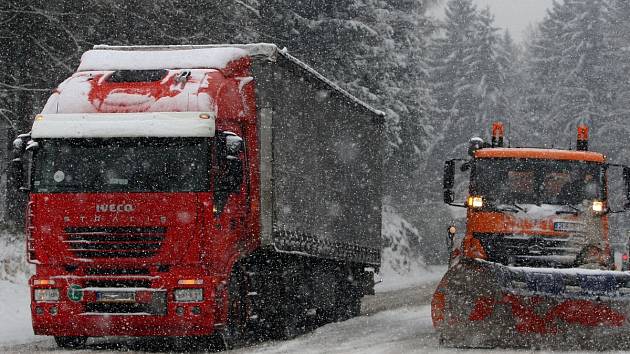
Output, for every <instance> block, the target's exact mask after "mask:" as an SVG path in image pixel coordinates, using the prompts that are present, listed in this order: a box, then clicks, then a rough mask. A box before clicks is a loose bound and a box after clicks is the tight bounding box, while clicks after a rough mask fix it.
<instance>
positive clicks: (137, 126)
mask: <svg viewBox="0 0 630 354" xmlns="http://www.w3.org/2000/svg"><path fill="white" fill-rule="evenodd" d="M214 120H215V117H214V115H213V114H212V113H209V112H150V113H146V112H145V113H64V114H38V115H37V116H36V117H35V121H34V122H33V129H32V130H31V137H32V138H33V139H38V138H139V137H182V138H183V137H200V138H202V137H213V136H214V130H215V125H214ZM173 122H176V123H177V124H174V123H173Z"/></svg>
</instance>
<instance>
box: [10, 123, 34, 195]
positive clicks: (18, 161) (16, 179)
mask: <svg viewBox="0 0 630 354" xmlns="http://www.w3.org/2000/svg"><path fill="white" fill-rule="evenodd" d="M30 139H31V136H30V134H21V135H19V136H18V137H17V138H16V139H15V140H13V151H12V154H13V159H12V160H11V179H12V180H13V185H14V186H15V188H16V189H17V190H20V191H26V192H28V191H29V188H28V187H27V186H26V184H25V182H26V181H27V177H26V176H25V172H26V169H25V164H26V163H29V161H28V159H27V158H25V157H26V156H25V155H26V153H27V150H29V147H30V145H29V144H28V143H27V142H28V141H29V140H30ZM32 144H37V143H34V142H32Z"/></svg>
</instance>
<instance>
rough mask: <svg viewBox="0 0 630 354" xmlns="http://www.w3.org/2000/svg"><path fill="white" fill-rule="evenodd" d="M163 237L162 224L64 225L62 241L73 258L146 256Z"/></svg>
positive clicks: (150, 254)
mask: <svg viewBox="0 0 630 354" xmlns="http://www.w3.org/2000/svg"><path fill="white" fill-rule="evenodd" d="M165 236H166V228H165V227H68V228H66V229H65V240H64V243H65V244H66V245H67V247H68V250H70V251H71V252H72V253H73V254H74V256H75V257H77V258H147V257H152V256H154V255H156V254H157V252H158V251H159V250H160V247H162V242H163V241H164V237H165Z"/></svg>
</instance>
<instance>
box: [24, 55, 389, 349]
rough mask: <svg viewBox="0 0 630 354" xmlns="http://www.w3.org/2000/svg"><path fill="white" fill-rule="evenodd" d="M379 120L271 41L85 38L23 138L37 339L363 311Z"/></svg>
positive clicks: (377, 179)
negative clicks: (140, 42) (97, 41)
mask: <svg viewBox="0 0 630 354" xmlns="http://www.w3.org/2000/svg"><path fill="white" fill-rule="evenodd" d="M383 122H384V115H383V113H381V112H380V111H377V110H375V109H373V108H371V107H370V106H368V105H367V104H365V103H363V102H361V101H359V100H358V99H357V98H355V97H353V96H352V95H350V94H348V93H347V92H346V91H344V90H342V89H340V88H339V87H338V86H336V85H335V84H333V83H332V82H331V81H330V80H328V79H326V78H325V77H323V76H322V75H320V74H318V73H317V72H316V71H314V70H313V69H311V68H310V67H308V66H307V65H305V64H304V63H302V62H301V61H299V60H298V59H296V58H294V57H293V56H291V55H289V54H288V53H287V52H286V50H279V49H278V48H277V47H276V46H275V45H271V44H249V45H208V46H160V47H144V46H130V47H113V46H96V47H94V49H93V50H90V51H87V52H86V53H85V54H84V55H83V57H82V60H81V64H80V66H79V68H78V70H77V72H76V73H74V74H73V75H72V76H71V77H70V78H68V79H67V80H65V81H64V82H63V83H62V84H60V86H59V87H58V88H57V89H56V90H55V91H54V93H53V94H52V96H51V97H50V98H49V100H48V102H47V104H46V105H45V107H44V109H43V111H42V113H41V114H39V115H37V116H36V117H35V119H34V122H33V127H32V131H31V132H30V133H29V134H25V135H22V136H20V137H19V138H18V139H17V140H16V141H15V143H14V145H15V149H16V154H18V155H19V156H18V158H17V160H16V161H22V163H21V164H20V165H23V166H24V168H23V172H24V175H25V176H28V178H25V179H24V181H23V184H24V185H25V187H26V189H28V190H29V191H30V197H29V202H28V209H27V220H26V223H27V225H26V234H27V252H28V260H29V261H30V262H32V263H34V264H35V265H36V274H35V275H34V276H33V277H32V278H31V279H30V286H31V290H32V291H31V295H32V302H31V310H32V319H33V329H34V331H35V334H38V335H50V336H54V337H55V340H56V342H57V344H58V345H59V346H60V347H80V346H82V345H84V344H85V342H86V339H87V338H88V337H99V336H122V335H124V336H164V337H208V338H213V339H217V340H219V341H220V343H222V344H224V345H226V346H228V347H231V346H234V345H235V344H237V343H238V342H239V341H241V340H243V339H246V338H250V337H251V336H258V337H262V338H268V337H275V338H278V337H284V338H287V337H292V336H295V335H297V334H300V333H302V332H304V331H306V330H308V329H309V328H313V327H314V326H317V325H321V324H324V323H327V322H331V321H338V320H343V319H347V318H349V317H352V316H356V315H358V314H359V312H360V305H361V302H360V301H361V298H362V297H363V296H364V295H366V294H371V293H372V292H373V286H374V283H373V273H374V272H375V271H378V269H379V266H380V249H381V198H382V192H381V191H382V188H381V174H382V159H383V149H384V145H383V143H382V141H383Z"/></svg>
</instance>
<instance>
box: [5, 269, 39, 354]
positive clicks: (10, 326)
mask: <svg viewBox="0 0 630 354" xmlns="http://www.w3.org/2000/svg"><path fill="white" fill-rule="evenodd" d="M0 319H2V320H1V321H0V344H21V343H30V342H33V341H35V340H36V338H37V337H36V336H35V334H33V328H32V326H31V301H30V294H29V288H28V285H27V284H26V283H21V284H15V283H11V282H9V281H6V280H0Z"/></svg>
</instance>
